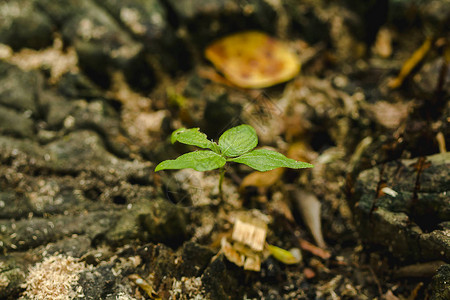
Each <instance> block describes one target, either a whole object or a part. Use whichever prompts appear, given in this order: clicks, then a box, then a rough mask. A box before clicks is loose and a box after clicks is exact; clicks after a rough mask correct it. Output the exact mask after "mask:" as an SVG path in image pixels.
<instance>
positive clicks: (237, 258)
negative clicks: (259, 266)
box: [221, 237, 245, 267]
mask: <svg viewBox="0 0 450 300" xmlns="http://www.w3.org/2000/svg"><path fill="white" fill-rule="evenodd" d="M221 250H222V251H223V253H224V254H225V257H226V258H227V259H228V260H229V261H231V262H232V263H234V264H235V265H236V266H238V267H242V266H243V265H244V262H245V256H244V255H243V254H241V253H239V252H238V251H236V250H235V249H234V248H233V246H232V245H231V244H230V243H229V242H228V241H227V239H226V238H225V237H224V238H222V249H221Z"/></svg>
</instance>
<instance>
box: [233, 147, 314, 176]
mask: <svg viewBox="0 0 450 300" xmlns="http://www.w3.org/2000/svg"><path fill="white" fill-rule="evenodd" d="M228 161H233V162H237V163H241V164H244V165H247V166H249V167H252V168H253V169H255V170H258V171H261V172H265V171H270V170H273V169H276V168H280V167H285V168H292V169H303V168H312V167H314V166H313V165H311V164H308V163H305V162H301V161H296V160H294V159H290V158H287V157H286V156H284V155H283V154H281V153H278V152H276V151H271V150H267V149H258V150H253V151H252V152H249V153H246V154H244V155H241V156H239V157H236V158H232V159H228Z"/></svg>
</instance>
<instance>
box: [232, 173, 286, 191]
mask: <svg viewBox="0 0 450 300" xmlns="http://www.w3.org/2000/svg"><path fill="white" fill-rule="evenodd" d="M284 170H285V169H284V168H277V169H273V170H270V171H267V172H258V171H255V172H252V173H250V174H248V175H247V176H245V177H244V179H243V180H242V183H241V186H240V187H239V189H240V190H241V191H243V190H244V189H245V188H246V187H248V186H256V187H262V188H268V187H270V186H272V185H274V184H275V183H276V182H277V181H278V180H280V178H281V175H283V173H284Z"/></svg>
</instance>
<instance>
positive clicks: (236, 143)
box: [219, 125, 258, 157]
mask: <svg viewBox="0 0 450 300" xmlns="http://www.w3.org/2000/svg"><path fill="white" fill-rule="evenodd" d="M256 145H258V136H257V135H256V131H255V129H253V127H251V126H249V125H239V126H236V127H233V128H231V129H228V130H227V131H225V132H224V133H223V134H222V135H221V136H220V138H219V148H220V150H221V151H222V154H223V155H225V156H227V157H235V156H239V155H242V154H244V153H247V152H248V151H251V150H252V149H253V148H255V147H256Z"/></svg>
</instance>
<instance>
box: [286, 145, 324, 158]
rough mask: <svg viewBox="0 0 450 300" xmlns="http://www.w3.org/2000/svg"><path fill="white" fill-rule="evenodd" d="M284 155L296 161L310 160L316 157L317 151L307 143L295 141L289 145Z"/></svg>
mask: <svg viewBox="0 0 450 300" xmlns="http://www.w3.org/2000/svg"><path fill="white" fill-rule="evenodd" d="M286 156H287V157H289V158H292V159H295V160H298V161H305V162H312V161H313V160H315V159H316V158H317V153H316V152H314V150H313V149H312V148H311V146H310V145H309V144H306V143H304V142H296V143H293V144H291V145H290V146H289V149H288V151H287V153H286Z"/></svg>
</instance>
